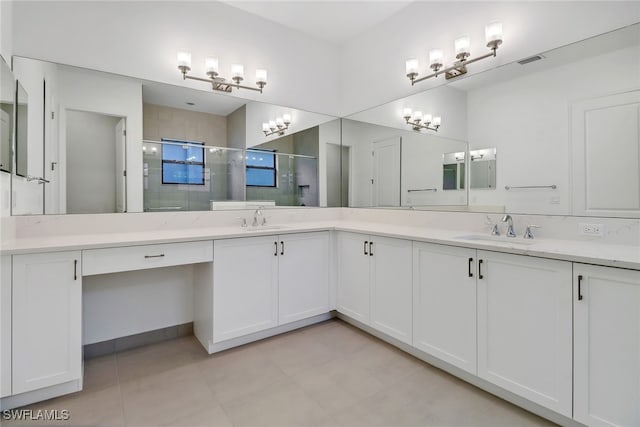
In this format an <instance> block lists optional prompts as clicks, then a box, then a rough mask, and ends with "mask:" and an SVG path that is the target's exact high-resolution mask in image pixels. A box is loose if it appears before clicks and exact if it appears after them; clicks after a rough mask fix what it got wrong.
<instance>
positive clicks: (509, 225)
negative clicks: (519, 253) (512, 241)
mask: <svg viewBox="0 0 640 427" xmlns="http://www.w3.org/2000/svg"><path fill="white" fill-rule="evenodd" d="M502 222H506V223H507V237H516V232H515V231H514V230H513V218H511V215H505V216H503V217H502Z"/></svg>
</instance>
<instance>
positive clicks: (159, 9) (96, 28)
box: [13, 1, 340, 115]
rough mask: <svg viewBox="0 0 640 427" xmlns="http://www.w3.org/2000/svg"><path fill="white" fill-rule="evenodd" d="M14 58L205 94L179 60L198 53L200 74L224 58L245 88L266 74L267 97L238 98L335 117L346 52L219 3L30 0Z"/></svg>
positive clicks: (20, 19) (20, 16)
mask: <svg viewBox="0 0 640 427" xmlns="http://www.w3.org/2000/svg"><path fill="white" fill-rule="evenodd" d="M13 30H14V31H13V44H14V54H16V55H20V56H27V57H32V58H38V59H43V60H48V61H53V62H58V63H63V64H69V65H77V66H80V67H86V68H91V69H96V70H102V71H110V72H114V73H118V74H123V75H130V76H134V77H139V78H144V79H148V80H153V81H159V82H163V83H170V84H174V85H180V86H189V87H194V88H198V89H202V88H203V85H205V86H206V84H205V83H201V82H193V81H183V80H182V76H181V75H180V73H179V72H178V70H177V65H176V53H177V51H178V50H181V49H186V50H189V51H190V52H191V53H192V58H193V67H192V69H193V72H194V73H195V74H196V75H204V58H205V57H206V56H209V55H217V56H218V58H219V60H220V66H221V72H222V74H223V75H224V76H229V74H230V69H231V64H232V63H241V64H244V67H245V76H246V82H248V83H249V84H251V85H252V84H253V82H254V77H255V70H256V69H257V68H262V67H264V68H266V69H267V71H268V77H269V81H268V84H267V86H266V88H265V90H264V93H263V94H262V95H260V94H259V93H257V92H250V91H239V92H236V91H234V96H239V97H243V98H247V99H256V100H260V101H265V102H270V103H273V104H280V105H290V106H294V107H296V108H302V109H308V110H311V111H319V112H323V113H327V114H334V115H337V114H336V113H337V112H338V110H339V93H340V92H339V90H340V89H339V85H340V82H339V71H340V70H339V67H338V66H337V64H338V62H339V59H340V52H339V48H338V47H337V46H334V45H332V44H330V43H328V42H323V41H319V40H317V39H314V38H312V37H309V36H306V35H304V34H301V33H299V32H297V31H294V30H291V29H289V28H286V27H284V26H281V25H278V24H275V23H273V22H271V21H268V20H266V19H263V18H261V17H258V16H255V15H251V14H248V13H246V12H243V11H241V10H239V9H237V8H234V7H232V6H229V5H226V4H224V3H220V2H210V1H207V2H181V1H161V2H153V3H150V2H139V1H129V2H110V1H102V2H77V1H33V2H31V1H29V2H17V3H15V4H14V28H13Z"/></svg>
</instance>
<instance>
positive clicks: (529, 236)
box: [522, 225, 541, 239]
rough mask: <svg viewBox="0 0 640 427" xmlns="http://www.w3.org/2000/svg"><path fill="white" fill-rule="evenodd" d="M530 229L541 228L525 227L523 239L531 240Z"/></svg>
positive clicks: (535, 226) (537, 226) (531, 233)
mask: <svg viewBox="0 0 640 427" xmlns="http://www.w3.org/2000/svg"><path fill="white" fill-rule="evenodd" d="M532 228H541V227H540V226H539V225H527V228H526V230H524V236H522V237H523V238H525V239H533V237H534V236H533V232H532V231H531V229H532Z"/></svg>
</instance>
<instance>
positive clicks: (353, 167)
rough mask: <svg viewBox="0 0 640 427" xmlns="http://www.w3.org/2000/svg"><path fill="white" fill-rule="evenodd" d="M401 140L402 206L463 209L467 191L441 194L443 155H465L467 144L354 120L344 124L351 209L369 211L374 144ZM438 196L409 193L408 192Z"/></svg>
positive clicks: (343, 135) (343, 137)
mask: <svg viewBox="0 0 640 427" xmlns="http://www.w3.org/2000/svg"><path fill="white" fill-rule="evenodd" d="M391 137H402V158H401V203H402V205H403V206H421V205H460V204H465V203H466V193H465V192H464V191H442V154H443V153H450V152H457V151H465V150H466V143H465V142H464V141H457V140H453V139H447V138H442V137H440V136H436V135H433V134H427V133H424V132H422V133H417V132H414V131H404V130H399V129H394V128H391V127H386V126H378V125H373V124H370V123H363V122H357V121H353V120H343V121H342V143H343V145H345V146H349V147H351V156H350V157H351V163H350V168H349V169H350V171H349V175H350V179H349V182H350V188H349V206H352V207H368V206H371V205H372V200H371V178H372V176H371V174H372V157H371V143H372V142H375V141H381V140H384V139H387V138H391ZM420 188H437V189H438V191H437V192H421V193H418V192H415V193H408V192H407V190H408V189H420Z"/></svg>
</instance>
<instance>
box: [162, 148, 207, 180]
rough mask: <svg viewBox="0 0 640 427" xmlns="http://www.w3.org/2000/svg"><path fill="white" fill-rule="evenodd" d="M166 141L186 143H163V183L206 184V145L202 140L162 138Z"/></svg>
mask: <svg viewBox="0 0 640 427" xmlns="http://www.w3.org/2000/svg"><path fill="white" fill-rule="evenodd" d="M162 141H164V142H176V143H185V144H184V145H173V144H162V183H163V184H191V185H204V148H200V147H197V146H195V145H204V144H203V143H201V142H189V143H186V141H176V140H172V139H164V138H163V139H162Z"/></svg>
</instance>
